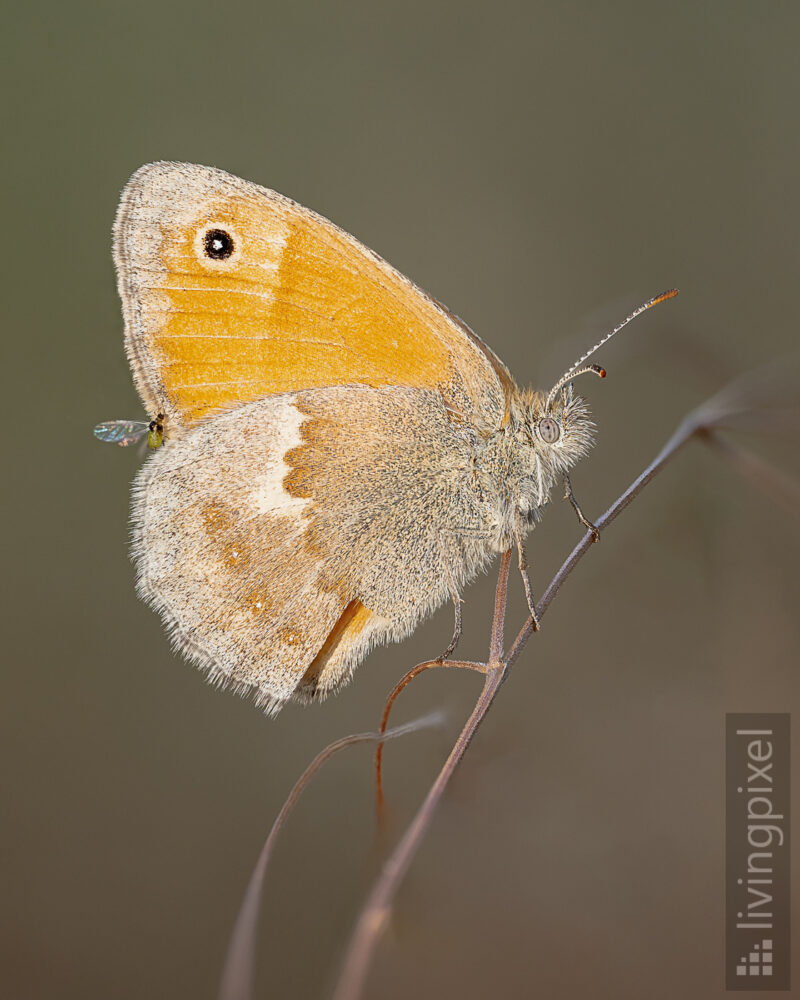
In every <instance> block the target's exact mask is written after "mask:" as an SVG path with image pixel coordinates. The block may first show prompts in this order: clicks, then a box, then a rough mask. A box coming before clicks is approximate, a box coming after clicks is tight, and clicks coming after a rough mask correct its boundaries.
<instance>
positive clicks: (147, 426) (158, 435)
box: [94, 413, 164, 449]
mask: <svg viewBox="0 0 800 1000" xmlns="http://www.w3.org/2000/svg"><path fill="white" fill-rule="evenodd" d="M145 435H147V446H148V447H149V448H153V449H155V448H160V447H161V445H162V444H163V443H164V414H163V413H158V414H156V416H155V419H153V420H150V421H149V422H148V421H146V420H105V421H104V422H103V423H102V424H97V426H96V427H95V428H94V436H95V437H96V438H97V440H98V441H104V442H105V443H106V444H118V445H119V446H120V447H121V448H127V447H128V445H129V444H136V442H137V441H141V440H142V438H143V437H144V436H145Z"/></svg>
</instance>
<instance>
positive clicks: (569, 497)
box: [564, 472, 600, 542]
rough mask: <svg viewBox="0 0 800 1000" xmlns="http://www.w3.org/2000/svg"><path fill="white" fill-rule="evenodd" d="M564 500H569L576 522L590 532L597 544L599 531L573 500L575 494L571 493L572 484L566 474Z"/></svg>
mask: <svg viewBox="0 0 800 1000" xmlns="http://www.w3.org/2000/svg"><path fill="white" fill-rule="evenodd" d="M564 499H565V500H569V502H570V503H571V504H572V509H573V510H574V511H575V513H576V514H577V515H578V520H579V521H580V522H581V524H582V525H583V526H584V528H587V529H588V530H589V531H591V533H592V541H593V542H599V541H600V531H599V530H598V528H597V525H595V524H592V522H591V521H590V520H589V519H588V518H587V517H586V515H585V514H584V513H583V511H582V510H581V505H580V504H579V503H578V501H577V500H576V499H575V494H574V493H573V492H572V483H571V482H570V481H569V476H568V475H567V473H566V472H565V473H564Z"/></svg>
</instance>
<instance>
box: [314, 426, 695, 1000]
mask: <svg viewBox="0 0 800 1000" xmlns="http://www.w3.org/2000/svg"><path fill="white" fill-rule="evenodd" d="M702 429H703V424H702V421H701V418H700V411H695V412H694V413H692V414H690V415H689V416H688V417H687V418H686V419H685V420H684V421H683V423H682V424H681V425H680V426H679V427H678V429H677V430H676V431H675V433H674V434H673V435H672V437H671V438H670V439H669V441H668V442H667V443H666V444H665V445H664V447H663V448H662V449H661V451H660V452H659V454H658V455H657V456H656V457H655V458H654V459H653V461H652V462H651V463H650V465H648V466H647V468H646V469H645V470H644V472H642V473H641V475H639V476H637V478H636V479H635V480H634V481H633V483H631V485H630V486H629V487H628V489H627V490H626V491H625V492H624V493H623V494H622V496H620V497H619V499H618V500H616V501H615V502H614V503H613V504H612V505H611V506H610V507H609V508H608V510H607V511H606V512H605V513H604V514H603V515H602V517H600V518H598V520H597V521H596V522H595V524H596V527H597V528H598V529H599V530H600V531H602V530H603V529H604V528H607V527H608V526H609V525H610V524H611V522H612V521H614V520H615V519H616V518H617V517H618V516H619V515H620V514H621V513H622V511H623V510H624V509H625V508H626V507H627V506H628V504H629V503H631V502H632V501H633V500H634V499H635V498H636V497H637V496H638V495H639V493H641V491H642V490H643V489H644V488H645V486H647V484H648V483H649V482H650V480H651V479H653V477H654V476H656V475H657V474H658V473H659V472H660V471H661V469H662V468H663V467H664V466H665V465H666V464H667V462H668V461H669V460H670V459H671V458H672V457H673V456H674V455H675V454H676V453H677V452H678V451H679V449H680V448H682V447H683V445H685V444H686V442H687V441H689V440H690V439H691V438H692V437H693V435H695V434H696V433H697V432H698V431H700V430H702ZM594 540H595V537H594V534H593V533H592V532H591V531H587V532H586V534H585V535H584V536H583V538H582V539H581V541H580V542H579V543H578V544H577V545H576V546H575V548H574V549H573V550H572V552H571V553H570V554H569V556H568V557H567V559H566V561H565V562H564V563H563V565H562V566H561V568H560V569H559V571H558V572H557V573H556V575H555V577H554V578H553V580H552V581H551V583H550V585H549V586H548V588H547V590H546V591H545V592H544V595H543V596H542V599H541V601H540V602H539V604H538V605H537V608H536V611H537V617H538V618H539V619H541V617H542V615H543V614H544V613H545V611H546V610H547V608H548V607H549V606H550V604H551V603H552V600H553V598H554V597H555V595H556V594H557V593H558V591H559V589H560V587H561V585H562V584H563V583H564V581H565V580H566V578H567V577H568V576H569V574H570V573H571V572H572V570H573V569H574V568H575V566H576V565H577V564H578V562H579V561H580V560H581V558H582V557H583V556H584V555H585V554H586V553H587V552H588V551H589V548H590V547H591V545H592V543H593V541H594ZM510 559H511V553H510V552H505V553H503V557H502V560H501V564H500V574H499V578H498V581H497V590H496V594H495V612H494V619H493V623H492V638H491V648H490V654H489V662H488V664H486V680H485V682H484V686H483V690H482V691H481V693H480V696H479V697H478V701H477V703H476V704H475V707H474V709H473V710H472V713H471V715H470V717H469V719H468V720H467V722H466V724H465V726H464V728H463V729H462V730H461V733H460V734H459V736H458V739H457V740H456V743H455V745H454V747H453V749H452V751H451V752H450V756H449V757H448V758H447V760H446V761H445V764H444V767H443V768H442V770H441V771H440V772H439V775H438V776H437V778H436V780H435V781H434V783H433V785H432V787H431V789H430V791H429V792H428V794H427V796H426V798H425V801H424V802H423V803H422V806H421V807H420V809H419V810H418V812H417V814H416V815H415V817H414V819H413V820H412V821H411V824H410V826H409V827H408V829H407V830H406V832H405V833H404V835H403V837H402V838H401V840H400V842H399V843H398V845H397V847H396V848H395V850H394V851H393V853H392V855H391V856H390V858H389V859H388V861H387V862H386V864H385V865H384V868H383V870H382V872H381V874H380V876H379V877H378V879H377V881H376V883H375V885H374V886H373V889H372V891H371V892H370V894H369V896H368V898H367V901H366V903H365V904H364V907H363V909H362V911H361V914H360V916H359V918H358V921H357V923H356V926H355V930H354V931H353V935H352V937H351V939H350V943H349V945H348V948H347V952H346V954H345V959H344V963H343V967H342V972H341V975H340V978H339V981H338V983H337V985H336V989H335V991H334V994H333V1000H357V998H358V997H359V996H360V995H361V992H362V989H363V986H364V982H365V980H366V975H367V969H368V967H369V962H370V959H371V957H372V953H373V951H374V949H375V946H376V944H377V942H378V939H379V937H380V935H381V932H382V930H383V928H384V926H385V924H386V921H387V918H388V916H389V914H390V912H391V904H392V900H393V899H394V895H395V893H396V891H397V888H398V886H399V885H400V883H401V881H402V879H403V876H404V875H405V873H406V871H407V870H408V867H409V865H410V864H411V861H412V860H413V858H414V855H415V854H416V852H417V849H418V848H419V845H420V843H421V842H422V840H423V838H424V836H425V833H426V831H427V828H428V826H429V825H430V822H431V819H432V817H433V813H434V811H435V808H436V806H437V804H438V802H439V800H440V799H441V797H442V795H443V793H444V790H445V788H446V787H447V784H448V782H449V781H450V778H451V777H452V775H453V772H454V771H455V769H456V765H457V764H458V762H459V761H460V760H461V758H462V757H463V756H464V753H465V752H466V750H467V748H468V746H469V744H470V742H471V741H472V739H473V737H474V736H475V733H476V732H477V729H478V726H479V725H480V724H481V722H482V721H483V719H484V718H485V716H486V713H487V712H488V711H489V708H490V707H491V705H492V702H493V701H494V698H495V696H496V694H497V692H498V690H499V688H500V685H501V684H502V682H503V681H504V680H505V678H506V676H507V674H508V670H509V669H510V667H511V666H512V664H513V663H514V661H515V660H516V659H517V657H518V656H519V655H520V653H521V652H522V650H523V649H524V648H525V645H526V644H527V642H528V640H529V639H530V637H531V634H532V633H533V619H532V618H528V620H527V622H526V623H525V625H524V626H523V627H522V629H521V630H520V632H519V634H518V635H517V637H516V639H515V640H514V644H513V645H512V647H511V650H510V651H509V653H508V655H507V656H506V657H505V659H503V630H504V623H505V608H506V595H507V588H508V568H509V565H510Z"/></svg>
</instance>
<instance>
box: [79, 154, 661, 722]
mask: <svg viewBox="0 0 800 1000" xmlns="http://www.w3.org/2000/svg"><path fill="white" fill-rule="evenodd" d="M114 261H115V263H116V268H117V276H118V284H119V292H120V296H121V298H122V305H123V311H124V316H125V348H126V351H127V355H128V359H129V361H130V365H131V368H132V371H133V377H134V381H135V383H136V388H137V389H138V391H139V394H140V396H141V397H142V400H143V402H144V405H145V408H146V410H147V412H148V413H149V414H150V416H151V418H152V419H151V420H150V421H148V422H135V421H112V422H109V423H105V424H101V425H99V426H98V427H97V428H96V429H95V433H96V434H97V436H98V437H99V438H100V439H101V440H104V441H113V442H115V443H118V444H129V443H131V442H132V441H134V440H137V439H139V438H141V437H144V436H145V435H147V437H148V443H149V444H150V446H151V448H153V449H154V452H153V454H152V455H151V456H150V458H149V459H148V461H147V462H146V463H145V465H144V467H143V468H142V470H141V471H140V473H139V475H138V477H137V479H136V482H135V485H134V488H133V511H132V521H133V556H134V559H135V562H136V565H137V569H138V589H139V593H140V594H141V596H142V597H143V598H144V599H145V600H146V601H148V602H149V603H150V604H151V605H153V607H154V608H156V609H157V611H158V612H159V613H160V615H161V616H162V618H163V619H164V621H165V623H166V625H167V627H168V629H169V632H170V635H171V637H172V641H173V643H174V645H175V647H176V648H177V649H179V650H180V651H181V652H183V653H184V654H186V655H187V656H188V657H189V658H190V659H192V660H193V661H194V662H195V663H197V664H198V665H199V666H200V667H202V668H203V669H204V670H205V671H206V673H207V674H208V675H209V677H210V679H211V680H212V681H214V682H216V683H219V684H222V685H231V686H232V687H233V688H235V689H236V690H237V691H241V692H248V693H251V694H252V695H253V696H254V697H255V700H256V701H257V703H258V704H259V705H261V706H262V707H263V708H264V709H265V710H266V711H268V712H270V713H275V712H277V711H278V710H279V709H280V708H281V706H282V705H283V704H284V703H285V702H286V701H287V700H289V699H295V700H299V701H309V700H312V699H318V698H321V697H323V696H325V695H327V694H329V693H331V692H332V691H335V690H336V689H337V688H339V687H340V685H342V684H343V683H344V682H345V681H346V680H348V678H349V677H350V675H351V674H352V672H353V670H354V669H355V667H356V666H357V665H358V664H359V663H360V661H361V660H362V659H363V658H364V657H365V656H366V655H367V653H368V652H369V651H370V649H371V648H372V647H373V646H375V645H376V644H378V643H385V642H396V641H398V640H400V639H402V638H404V637H405V636H407V635H408V634H409V633H410V632H412V631H413V629H414V628H415V627H416V626H417V625H418V623H419V622H420V621H421V620H422V619H423V618H424V617H425V616H426V615H428V614H430V613H431V612H432V611H433V610H434V609H435V608H437V607H438V606H439V605H441V604H442V603H443V602H445V601H446V600H448V598H450V599H452V600H453V601H454V602H455V605H456V609H457V615H456V618H457V622H458V621H459V615H458V608H459V604H460V600H459V594H460V592H461V590H462V588H463V587H464V586H465V584H467V583H468V582H469V581H470V580H471V579H472V578H473V577H474V576H475V575H476V574H477V573H478V572H480V571H481V570H482V569H483V568H484V567H485V566H486V565H487V563H488V562H489V561H490V560H491V559H492V558H493V557H494V555H495V554H496V553H498V552H501V551H504V550H506V549H508V548H509V547H511V546H512V545H516V546H517V548H518V551H519V553H520V568H521V569H523V573H524V556H523V550H522V543H523V540H524V538H525V536H526V534H527V533H528V531H529V530H530V529H531V528H532V527H533V525H534V524H535V522H536V521H537V520H538V518H539V516H540V514H541V512H542V508H543V507H544V506H545V504H546V503H547V502H548V499H549V496H550V492H551V489H552V488H553V486H554V485H555V484H556V483H557V482H559V483H560V482H562V481H564V482H565V485H566V488H567V495H568V496H569V497H570V499H572V500H573V503H574V498H573V497H572V495H571V490H570V488H569V480H568V478H567V475H568V472H569V469H570V468H571V467H572V466H573V465H574V464H575V462H577V461H578V460H579V459H580V458H582V457H583V456H584V455H585V454H586V453H587V451H588V450H589V448H590V447H591V444H592V435H593V430H594V427H593V424H592V422H591V420H590V418H589V413H588V410H587V406H586V403H585V402H584V401H583V399H581V398H580V397H579V396H577V395H576V394H575V393H574V392H573V388H572V380H573V379H574V378H576V377H577V376H578V375H581V374H583V373H584V372H588V371H591V372H594V373H595V374H599V375H604V374H605V372H604V371H603V369H602V368H599V367H598V366H597V365H586V364H585V362H586V359H587V358H588V356H589V355H590V354H591V353H592V352H593V351H594V350H595V349H596V348H597V347H599V346H600V344H597V345H595V347H594V348H592V351H589V352H587V354H586V355H584V357H582V358H581V359H579V361H578V362H576V364H575V365H573V366H572V367H571V368H570V369H569V370H568V371H567V372H565V374H564V375H563V377H562V378H561V379H559V380H558V382H557V383H556V384H555V385H554V386H553V388H552V389H550V391H549V392H534V391H532V390H529V389H519V388H518V387H517V385H516V383H515V382H514V379H513V378H512V377H511V375H510V374H509V372H508V370H507V368H506V367H505V365H504V364H503V363H502V361H500V359H499V358H498V357H497V356H496V355H495V354H494V353H493V352H492V351H491V350H490V348H489V347H487V345H486V344H484V343H483V341H482V340H480V339H479V338H478V337H477V336H476V335H475V334H474V333H473V332H472V331H471V330H470V329H469V327H467V326H466V325H465V324H464V323H463V322H462V321H461V320H460V319H459V318H458V317H457V316H454V315H453V313H451V312H450V311H449V310H448V309H446V308H445V307H444V306H443V305H441V303H439V302H437V301H436V300H435V299H433V298H431V297H430V296H429V295H427V294H426V293H425V292H423V291H422V290H421V289H419V288H417V286H416V285H414V284H412V282H411V281H409V280H408V278H405V277H404V276H403V275H402V274H400V273H399V272H397V271H396V270H394V268H392V267H391V266H390V265H389V264H387V263H386V262H385V261H384V260H382V259H381V258H380V257H378V256H377V255H376V254H374V253H373V252H372V251H371V250H368V249H367V248H366V247H365V246H362V244H361V243H359V242H358V241H357V240H355V239H354V238H353V237H352V236H349V235H348V234H347V233H345V232H343V231H342V230H341V229H338V228H337V227H336V226H334V225H333V224H332V223H330V222H328V221H327V220H326V219H323V218H322V217H321V216H319V215H316V214H314V213H313V212H311V211H309V210H308V209H306V208H303V207H302V206H300V205H298V204H296V203H295V202H293V201H290V200H289V199H288V198H285V197H283V196H282V195H279V194H276V193H275V192H274V191H270V190H268V189H267V188H263V187H259V186H257V185H256V184H250V183H248V182H247V181H243V180H240V179H239V178H237V177H233V176H231V175H230V174H227V173H224V172H222V171H221V170H214V169H211V168H209V167H202V166H195V165H192V164H185V163H153V164H149V165H148V166H145V167H142V168H141V169H140V170H138V171H137V172H136V173H135V174H134V175H133V177H132V178H131V180H130V182H129V183H128V185H127V187H126V188H125V190H124V192H123V194H122V200H121V203H120V206H119V211H118V214H117V219H116V224H115V226H114ZM673 294H675V292H674V291H671V292H665V293H664V294H663V295H661V296H657V297H656V298H655V299H651V300H650V302H648V303H645V305H644V306H642V307H640V308H639V309H638V310H637V311H636V313H634V314H632V316H630V317H628V320H630V319H632V318H633V315H637V314H638V313H639V312H641V311H643V310H644V309H645V308H649V307H650V306H651V305H653V304H655V302H658V301H661V300H662V299H664V298H669V297H671V296H672V295H673ZM628 320H626V321H625V322H628ZM624 325H625V324H624V323H623V324H620V326H619V327H617V329H616V330H613V331H611V333H610V334H608V335H607V336H606V337H604V338H603V340H602V341H601V342H600V343H604V342H605V340H607V339H608V337H610V336H612V335H613V334H614V333H616V332H617V330H618V329H621V328H622V326H624ZM575 507H576V510H577V512H578V514H579V516H580V517H581V519H582V521H583V522H584V524H587V525H589V522H588V521H586V519H585V518H583V515H582V514H580V508H579V507H578V506H577V504H575ZM589 526H590V525H589ZM524 578H525V581H526V592H527V594H528V598H529V605H530V606H531V608H533V601H532V598H531V597H530V588H529V587H528V586H527V577H526V576H525V577H524ZM456 633H458V627H457V630H456ZM456 638H457V634H456V636H454V640H455V639H456ZM453 645H454V643H451V646H450V649H448V653H449V652H450V651H451V650H452V648H453Z"/></svg>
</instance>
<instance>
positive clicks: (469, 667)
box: [375, 660, 486, 819]
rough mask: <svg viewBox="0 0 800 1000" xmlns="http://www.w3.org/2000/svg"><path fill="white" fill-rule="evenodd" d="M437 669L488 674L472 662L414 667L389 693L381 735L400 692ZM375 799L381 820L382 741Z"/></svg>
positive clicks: (434, 662) (378, 750) (377, 752)
mask: <svg viewBox="0 0 800 1000" xmlns="http://www.w3.org/2000/svg"><path fill="white" fill-rule="evenodd" d="M437 667H460V668H462V669H465V670H477V671H478V672H479V673H482V674H485V673H486V664H485V663H473V662H472V661H471V660H425V662H424V663H418V664H417V665H416V666H415V667H412V668H411V669H410V670H409V671H408V673H407V674H405V675H404V676H403V677H401V678H400V680H399V681H398V682H397V684H395V686H394V687H393V688H392V690H391V691H390V692H389V696H388V698H387V699H386V703H385V704H384V706H383V715H382V716H381V724H380V726H379V727H378V732H379V733H385V732H386V727H387V725H388V724H389V714H390V713H391V711H392V706H393V705H394V703H395V700H396V698H397V696H398V695H399V694H400V692H401V691H402V690H403V689H404V688H405V687H407V686H408V685H409V684H410V683H411V682H412V681H413V680H414V678H415V677H419V675H420V674H422V673H424V672H425V671H426V670H435V669H436V668H437ZM375 799H376V803H377V808H378V818H379V819H380V817H381V814H382V810H383V805H384V800H383V741H381V742H380V743H379V744H378V746H377V747H376V748H375Z"/></svg>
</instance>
